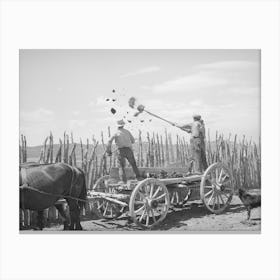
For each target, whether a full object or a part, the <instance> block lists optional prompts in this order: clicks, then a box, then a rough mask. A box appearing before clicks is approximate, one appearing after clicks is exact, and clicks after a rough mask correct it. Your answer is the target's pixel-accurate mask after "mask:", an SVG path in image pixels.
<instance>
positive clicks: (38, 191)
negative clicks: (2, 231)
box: [19, 184, 87, 202]
mask: <svg viewBox="0 0 280 280" xmlns="http://www.w3.org/2000/svg"><path fill="white" fill-rule="evenodd" d="M19 188H20V189H22V190H24V189H28V190H31V191H34V192H37V193H40V194H44V195H49V196H54V197H58V198H71V199H73V200H78V201H83V202H86V201H87V200H86V199H81V198H77V197H72V196H70V195H61V194H53V193H48V192H44V191H40V190H37V189H35V188H33V187H31V186H29V185H26V184H24V185H22V186H19Z"/></svg>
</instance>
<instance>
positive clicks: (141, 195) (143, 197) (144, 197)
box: [138, 191, 146, 199]
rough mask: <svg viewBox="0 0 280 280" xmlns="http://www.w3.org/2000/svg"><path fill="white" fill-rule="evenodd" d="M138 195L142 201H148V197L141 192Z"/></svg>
mask: <svg viewBox="0 0 280 280" xmlns="http://www.w3.org/2000/svg"><path fill="white" fill-rule="evenodd" d="M138 193H139V195H140V197H141V198H142V199H146V196H145V195H144V194H143V193H141V192H140V191H139V192H138Z"/></svg>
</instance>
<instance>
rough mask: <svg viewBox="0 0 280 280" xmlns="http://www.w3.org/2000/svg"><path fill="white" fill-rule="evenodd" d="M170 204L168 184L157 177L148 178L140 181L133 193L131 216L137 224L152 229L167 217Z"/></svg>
mask: <svg viewBox="0 0 280 280" xmlns="http://www.w3.org/2000/svg"><path fill="white" fill-rule="evenodd" d="M169 205H170V199H169V193H168V190H167V188H166V186H165V185H164V184H163V183H162V182H161V181H159V180H157V179H155V178H147V179H145V180H143V181H142V182H140V183H139V184H138V185H137V186H136V187H135V188H134V190H133V192H132V194H131V197H130V201H129V211H130V216H131V217H132V219H133V220H134V222H135V223H136V224H137V225H139V226H141V227H142V228H148V229H150V228H152V227H154V226H156V225H158V224H159V223H160V222H161V221H162V220H163V219H164V218H165V216H166V214H167V211H168V208H169Z"/></svg>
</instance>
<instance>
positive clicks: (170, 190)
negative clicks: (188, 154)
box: [88, 162, 234, 228]
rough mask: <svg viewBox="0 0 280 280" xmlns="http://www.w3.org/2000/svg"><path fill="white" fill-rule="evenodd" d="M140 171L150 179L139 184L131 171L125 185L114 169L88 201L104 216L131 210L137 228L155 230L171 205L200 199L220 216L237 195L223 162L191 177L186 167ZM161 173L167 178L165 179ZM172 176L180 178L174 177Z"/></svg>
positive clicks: (90, 194) (111, 216)
mask: <svg viewBox="0 0 280 280" xmlns="http://www.w3.org/2000/svg"><path fill="white" fill-rule="evenodd" d="M139 171H140V174H141V175H142V176H143V177H148V178H146V179H144V180H142V181H137V180H135V175H134V173H133V171H132V169H130V168H127V169H126V175H127V178H128V183H127V184H121V183H119V175H118V168H112V169H111V171H110V174H109V175H105V176H103V177H101V178H99V179H98V180H97V182H96V184H95V185H94V188H93V190H92V191H89V192H88V200H89V201H90V202H91V203H93V205H94V209H95V211H96V212H97V213H98V215H99V216H100V217H102V218H105V219H115V218H117V217H119V216H120V215H122V214H123V213H124V212H127V211H128V215H129V216H130V217H131V218H132V219H133V221H134V222H135V223H136V224H137V225H139V226H141V227H143V228H152V227H155V226H156V225H158V224H159V223H160V222H161V221H162V220H163V219H164V218H165V217H166V215H167V213H168V210H169V209H170V205H184V204H186V203H187V201H190V200H195V199H199V198H200V199H201V200H202V201H203V203H204V205H205V206H206V207H207V209H208V210H210V211H211V212H212V213H215V214H220V213H222V212H223V211H224V210H225V209H226V208H227V206H228V205H229V204H230V201H231V199H232V196H233V193H234V189H233V183H232V174H231V171H230V170H229V169H228V168H227V166H226V165H224V164H223V163H220V162H219V163H214V164H212V165H211V166H209V167H208V168H207V170H206V171H205V172H204V173H203V174H190V173H188V172H187V170H186V169H185V168H139ZM161 174H165V175H166V174H167V177H165V178H161V177H160V175H161ZM170 174H173V175H175V176H176V175H177V176H176V177H175V178H170ZM149 176H154V177H156V178H153V177H149ZM168 176H169V177H168ZM179 176H182V177H179Z"/></svg>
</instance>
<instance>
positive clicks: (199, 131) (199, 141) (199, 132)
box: [179, 114, 207, 173]
mask: <svg viewBox="0 0 280 280" xmlns="http://www.w3.org/2000/svg"><path fill="white" fill-rule="evenodd" d="M179 127H180V128H181V129H183V130H184V131H186V132H188V133H191V139H190V146H191V154H192V158H193V160H194V172H198V173H202V172H203V171H204V170H205V169H206V168H207V162H206V155H205V141H204V138H205V127H204V123H202V120H201V116H200V115H198V114H194V115H193V122H192V123H190V124H185V125H183V126H179Z"/></svg>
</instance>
